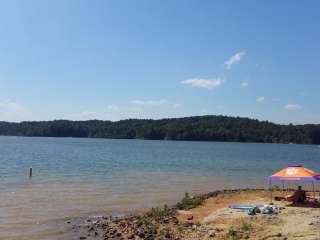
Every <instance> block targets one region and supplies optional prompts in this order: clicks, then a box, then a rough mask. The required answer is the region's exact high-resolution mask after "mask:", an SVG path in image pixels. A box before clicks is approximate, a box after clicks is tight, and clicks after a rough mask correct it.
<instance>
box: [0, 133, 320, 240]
mask: <svg viewBox="0 0 320 240" xmlns="http://www.w3.org/2000/svg"><path fill="white" fill-rule="evenodd" d="M319 161H320V148H319V147H318V146H312V145H295V144H289V145H285V144H256V143H220V142H183V141H181V142H178V141H143V140H110V139H75V138H24V137H0V180H1V184H0V191H1V194H0V239H19V240H20V239H35V240H37V239H48V240H49V239H50V240H51V239H72V235H70V234H71V232H70V227H69V226H68V225H67V224H66V222H67V221H68V220H70V219H78V218H81V217H85V216H88V215H101V214H123V213H128V212H131V211H139V210H143V209H147V208H148V207H151V206H157V205H163V204H165V203H166V204H174V203H175V202H176V201H177V200H179V199H180V198H181V197H182V196H183V194H184V192H191V193H201V192H207V191H213V190H216V189H226V188H242V187H265V186H266V185H267V183H266V182H265V181H264V177H265V176H267V175H269V174H270V173H273V172H274V171H277V170H279V169H281V168H283V167H285V166H287V165H289V164H294V163H300V164H303V165H305V166H306V167H309V168H312V169H315V170H320V162H319ZM30 166H32V167H33V178H32V179H29V178H28V169H29V167H30Z"/></svg>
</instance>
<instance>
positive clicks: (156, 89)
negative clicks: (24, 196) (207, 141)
mask: <svg viewBox="0 0 320 240" xmlns="http://www.w3.org/2000/svg"><path fill="white" fill-rule="evenodd" d="M319 9H320V1H317V0H309V1H298V0H293V1H291V0H283V1H277V0H268V1H255V0H252V1H250V0H244V1H236V0H233V1H228V0H220V1H218V0H217V1H211V0H202V1H197V0H151V1H150V0H136V1H132V0H127V1H126V0H108V1H107V0H101V1H100V0H92V1H87V0H68V1H65V0H51V1H49V0H38V1H36V0H29V1H25V0H21V1H16V0H7V1H5V0H4V1H1V2H0V121H15V122H19V121H28V120H37V121H38V120H54V119H70V120H87V119H102V120H112V121H116V120H119V119H127V118H153V119H159V118H172V117H185V116H194V115H228V116H240V117H249V118H255V119H260V120H268V121H272V122H276V123H285V124H287V123H294V124H301V123H320V108H319V106H318V105H319V103H320V94H319V92H320V78H319V76H320V60H319V59H320V58H319V56H320V44H319V43H320V28H319V23H320V14H319Z"/></svg>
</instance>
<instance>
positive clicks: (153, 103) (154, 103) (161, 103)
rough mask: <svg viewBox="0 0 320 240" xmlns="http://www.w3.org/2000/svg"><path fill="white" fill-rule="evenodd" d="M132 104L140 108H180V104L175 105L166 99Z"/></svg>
mask: <svg viewBox="0 0 320 240" xmlns="http://www.w3.org/2000/svg"><path fill="white" fill-rule="evenodd" d="M131 104H133V105H138V106H165V105H166V106H170V107H180V104H179V103H174V102H171V101H168V100H166V99H161V100H132V101H131Z"/></svg>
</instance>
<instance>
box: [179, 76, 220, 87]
mask: <svg viewBox="0 0 320 240" xmlns="http://www.w3.org/2000/svg"><path fill="white" fill-rule="evenodd" d="M223 83H224V80H222V79H220V78H212V79H205V78H192V79H187V80H183V81H181V84H185V85H190V86H192V87H198V88H207V89H213V88H217V87H219V86H221V85H222V84H223Z"/></svg>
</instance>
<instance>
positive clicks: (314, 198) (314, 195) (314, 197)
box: [312, 181, 316, 201]
mask: <svg viewBox="0 0 320 240" xmlns="http://www.w3.org/2000/svg"><path fill="white" fill-rule="evenodd" d="M312 191H313V200H314V201H315V200H316V192H315V191H314V181H312Z"/></svg>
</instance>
